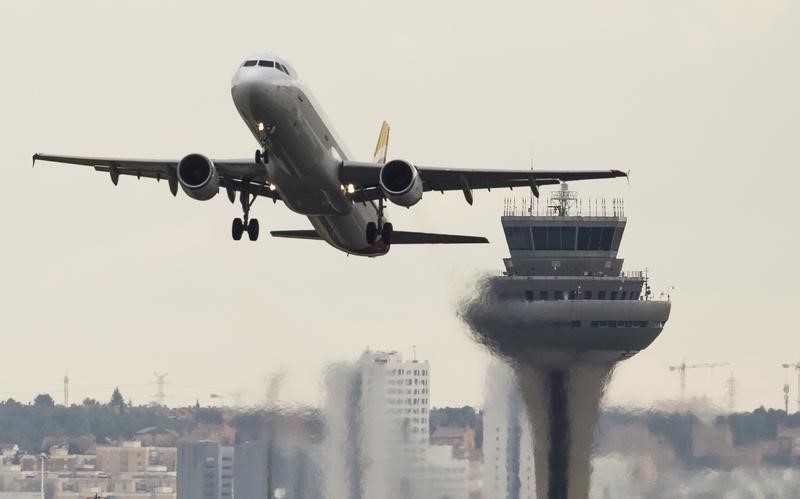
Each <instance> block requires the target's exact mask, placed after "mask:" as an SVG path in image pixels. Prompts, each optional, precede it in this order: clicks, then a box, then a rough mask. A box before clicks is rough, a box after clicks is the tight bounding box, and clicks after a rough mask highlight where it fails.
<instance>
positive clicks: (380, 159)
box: [372, 121, 389, 165]
mask: <svg viewBox="0 0 800 499" xmlns="http://www.w3.org/2000/svg"><path fill="white" fill-rule="evenodd" d="M388 149H389V124H388V123H386V122H385V121H384V122H383V125H381V133H380V135H378V145H376V146H375V153H374V154H373V155H372V161H374V162H375V163H378V164H379V165H382V164H384V163H386V151H387V150H388Z"/></svg>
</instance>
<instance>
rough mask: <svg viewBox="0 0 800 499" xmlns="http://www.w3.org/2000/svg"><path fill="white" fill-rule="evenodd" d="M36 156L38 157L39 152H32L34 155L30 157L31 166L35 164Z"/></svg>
mask: <svg viewBox="0 0 800 499" xmlns="http://www.w3.org/2000/svg"><path fill="white" fill-rule="evenodd" d="M38 157H39V153H38V152H37V153H36V154H34V155H33V157H32V158H31V168H33V167H34V166H36V158H38Z"/></svg>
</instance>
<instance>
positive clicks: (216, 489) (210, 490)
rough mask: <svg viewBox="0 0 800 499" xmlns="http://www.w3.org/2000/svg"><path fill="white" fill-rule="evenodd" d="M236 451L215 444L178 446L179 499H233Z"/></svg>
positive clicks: (188, 443) (200, 443) (203, 442)
mask: <svg viewBox="0 0 800 499" xmlns="http://www.w3.org/2000/svg"><path fill="white" fill-rule="evenodd" d="M233 473H234V470H233V448H232V447H224V446H221V445H219V444H218V443H216V442H211V441H200V442H185V443H181V444H179V445H178V477H177V486H178V490H177V493H178V496H177V499H224V498H231V497H233Z"/></svg>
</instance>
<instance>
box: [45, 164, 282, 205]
mask: <svg viewBox="0 0 800 499" xmlns="http://www.w3.org/2000/svg"><path fill="white" fill-rule="evenodd" d="M36 161H49V162H52V163H62V164H70V165H83V166H91V167H94V169H95V170H97V171H99V172H106V173H108V174H110V176H111V181H112V182H114V185H116V184H117V182H118V181H119V176H120V175H130V176H135V177H137V178H141V177H145V178H154V179H156V181H161V180H162V179H163V180H167V181H168V182H169V183H170V189H171V190H172V191H173V194H175V193H176V192H177V183H176V182H177V174H176V171H177V168H178V161H179V160H159V159H120V158H92V157H81V156H54V155H50V154H34V155H33V162H34V164H36ZM211 161H212V162H213V163H214V167H216V169H217V173H218V174H219V180H220V185H221V186H222V187H224V188H226V189H232V190H234V191H241V190H243V189H244V188H245V187H246V188H247V189H248V190H249V191H250V192H251V193H253V194H258V195H259V196H265V197H269V198H272V199H279V198H280V196H279V195H278V193H277V192H276V191H273V190H270V189H269V186H268V180H267V171H266V168H265V167H264V165H261V164H258V163H256V162H255V161H253V160H246V159H236V160H214V159H212V160H211Z"/></svg>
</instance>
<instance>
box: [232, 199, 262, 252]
mask: <svg viewBox="0 0 800 499" xmlns="http://www.w3.org/2000/svg"><path fill="white" fill-rule="evenodd" d="M256 197H257V196H256V195H255V194H253V195H252V197H251V195H250V192H249V190H247V189H246V190H243V191H242V193H241V194H240V195H239V199H240V200H241V202H242V211H243V212H244V215H243V216H242V218H234V219H233V224H232V225H231V235H232V236H233V240H234V241H238V240H240V239H241V238H242V234H244V233H245V232H247V237H248V238H249V239H250V240H251V241H255V240H257V239H258V231H259V227H258V219H256V218H252V219H251V218H250V207H251V206H253V203H254V202H255V200H256Z"/></svg>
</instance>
